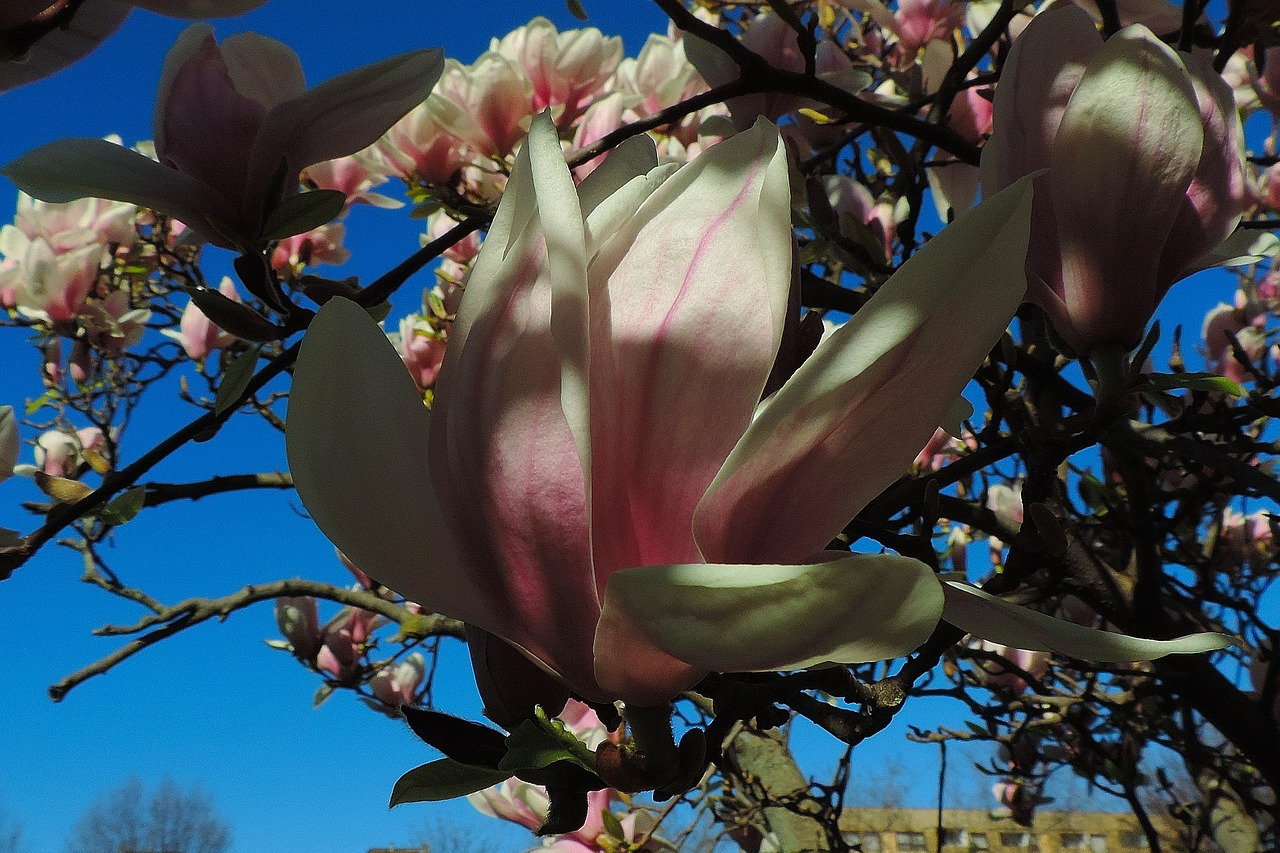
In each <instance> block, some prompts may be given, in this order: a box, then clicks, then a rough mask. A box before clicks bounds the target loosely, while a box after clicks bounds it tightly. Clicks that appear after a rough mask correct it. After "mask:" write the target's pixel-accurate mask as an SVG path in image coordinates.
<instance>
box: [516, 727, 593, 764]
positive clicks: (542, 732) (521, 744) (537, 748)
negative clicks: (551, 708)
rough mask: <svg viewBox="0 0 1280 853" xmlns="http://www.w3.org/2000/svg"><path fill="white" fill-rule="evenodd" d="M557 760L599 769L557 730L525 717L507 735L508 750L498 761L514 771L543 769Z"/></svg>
mask: <svg viewBox="0 0 1280 853" xmlns="http://www.w3.org/2000/svg"><path fill="white" fill-rule="evenodd" d="M557 761H568V762H570V763H572V764H576V765H578V766H579V767H581V768H583V769H584V770H589V771H593V772H594V770H595V768H594V767H592V766H589V765H588V764H586V763H585V762H584V761H583V760H582V759H580V758H579V757H578V756H577V755H575V754H574V753H573V751H572V750H570V749H569V748H568V746H567V745H566V744H565V743H564V742H563V741H561V740H560V738H558V737H556V735H555V734H553V733H552V732H550V731H548V730H546V729H545V728H543V727H542V726H540V725H538V724H537V723H536V722H534V721H533V720H525V721H524V722H523V723H521V724H520V725H519V726H518V727H517V728H516V730H515V731H513V732H512V733H511V735H510V736H509V737H508V738H507V754H506V755H504V756H503V757H502V760H501V761H499V762H498V769H500V770H507V771H510V772H512V773H514V772H516V771H520V770H541V769H542V768H544V767H547V766H549V765H552V764H555V763H556V762H557Z"/></svg>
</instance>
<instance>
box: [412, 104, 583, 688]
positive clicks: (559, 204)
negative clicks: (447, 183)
mask: <svg viewBox="0 0 1280 853" xmlns="http://www.w3.org/2000/svg"><path fill="white" fill-rule="evenodd" d="M584 240H585V236H584V232H583V222H582V215H581V212H580V210H579V207H578V199H577V194H576V191H575V190H574V187H573V181H572V178H571V177H570V176H569V171H568V168H567V167H566V166H565V162H564V157H563V155H562V154H561V151H560V144H559V140H558V138H557V137H556V133H555V129H554V127H552V126H551V124H550V120H549V117H545V116H543V117H539V120H538V121H537V122H535V124H534V126H533V128H531V130H530V136H529V139H528V141H527V142H526V144H525V147H524V148H523V149H522V151H521V153H520V156H519V158H518V159H517V162H516V166H515V169H514V170H513V172H512V175H511V178H510V180H509V181H508V183H507V189H506V193H505V194H504V196H503V199H502V204H501V206H500V207H499V211H498V215H497V217H496V218H495V220H494V223H493V226H492V228H491V229H490V231H489V236H488V238H487V239H486V240H485V243H484V247H483V248H482V249H481V251H480V254H479V256H478V257H477V259H476V262H475V267H474V269H473V271H472V274H471V277H470V279H469V281H468V286H467V289H466V291H465V292H464V294H463V297H462V304H461V306H460V308H459V311H458V320H457V322H456V323H455V324H454V326H453V332H452V339H451V340H450V343H449V349H448V352H447V354H446V356H445V361H444V365H443V366H442V368H441V371H440V376H439V378H438V380H437V383H436V396H435V409H434V417H435V428H434V429H433V430H432V433H431V449H430V454H431V462H432V476H433V479H434V482H435V484H436V488H437V491H438V492H439V494H440V496H441V503H442V504H443V508H444V511H445V515H446V518H447V519H448V520H449V523H450V526H451V527H452V528H453V529H455V530H457V531H458V532H459V534H460V537H461V539H462V542H463V543H464V547H465V548H467V549H468V553H469V554H470V555H471V559H472V560H473V561H475V564H476V565H477V567H478V568H477V575H478V576H479V582H480V583H482V584H483V586H484V593H483V594H484V596H485V599H486V600H487V601H488V602H489V604H490V606H491V607H492V608H493V609H494V610H495V611H497V612H501V613H503V614H504V617H505V618H504V619H503V620H502V621H501V623H500V624H482V625H481V627H484V628H485V629H486V630H489V631H491V632H493V633H497V634H499V635H501V636H503V637H505V638H506V639H508V640H510V641H512V642H514V643H516V644H517V645H520V646H521V647H523V648H524V649H525V650H526V651H528V652H529V653H530V654H531V655H533V656H534V657H536V658H538V659H539V660H541V661H543V662H544V663H546V664H547V665H548V666H550V667H551V668H552V669H553V670H555V671H556V672H557V673H559V674H560V676H561V677H562V678H564V679H565V681H566V683H568V684H570V685H572V686H573V687H574V688H575V689H577V690H578V691H580V692H582V693H584V694H587V695H590V696H592V697H594V698H599V697H601V696H602V695H603V694H601V693H600V691H599V689H598V688H597V687H596V685H595V677H594V671H593V664H592V659H591V644H592V637H593V635H594V631H595V623H596V619H597V617H598V615H599V602H598V601H597V598H596V589H595V580H594V577H593V574H592V570H591V550H590V535H589V523H590V522H589V509H588V506H589V503H588V500H589V499H588V495H587V485H586V478H585V473H584V465H585V463H586V460H585V458H584V456H583V453H584V452H586V451H587V448H586V447H585V446H583V447H581V448H580V446H579V443H578V441H579V439H582V440H583V441H585V440H586V430H585V417H586V415H585V399H584V398H585V370H584V365H582V364H581V360H582V359H583V358H584V357H585V332H586V320H585V297H586V259H585V248H584ZM561 315H564V316H561ZM575 318H576V319H575ZM575 326H576V330H575V328H574V327H575ZM562 348H563V351H562ZM575 349H576V350H577V352H574V350H575ZM562 362H563V363H564V364H566V365H568V368H567V369H566V370H565V377H564V378H563V379H562ZM400 372H401V373H403V372H404V371H403V370H401V371H400ZM575 396H576V397H577V399H576V400H575V399H571V398H573V397H575ZM562 397H563V398H565V400H564V402H562ZM566 404H567V405H566ZM575 424H577V431H576V433H575V428H574V427H575Z"/></svg>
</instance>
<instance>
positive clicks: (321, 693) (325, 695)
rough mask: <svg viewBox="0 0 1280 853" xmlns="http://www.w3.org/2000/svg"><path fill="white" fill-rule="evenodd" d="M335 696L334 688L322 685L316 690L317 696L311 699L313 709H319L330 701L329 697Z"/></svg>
mask: <svg viewBox="0 0 1280 853" xmlns="http://www.w3.org/2000/svg"><path fill="white" fill-rule="evenodd" d="M332 695H333V688H332V687H330V686H329V685H327V684H321V685H320V687H319V688H317V690H316V694H315V695H314V696H312V697H311V707H312V708H319V707H320V706H321V705H323V704H324V703H325V702H327V701H329V697H330V696H332Z"/></svg>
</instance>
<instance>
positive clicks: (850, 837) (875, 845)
mask: <svg viewBox="0 0 1280 853" xmlns="http://www.w3.org/2000/svg"><path fill="white" fill-rule="evenodd" d="M844 840H845V843H846V844H848V845H849V846H850V847H856V848H858V849H860V850H862V853H880V852H881V850H883V849H884V848H883V847H882V846H881V842H880V833H878V832H846V833H845V834H844Z"/></svg>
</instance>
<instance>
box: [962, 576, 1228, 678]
mask: <svg viewBox="0 0 1280 853" xmlns="http://www.w3.org/2000/svg"><path fill="white" fill-rule="evenodd" d="M942 590H943V593H944V594H945V596H946V605H945V607H944V608H943V611H942V618H943V619H944V620H946V621H947V622H950V623H951V624H952V625H955V626H956V627H957V628H961V629H963V630H965V631H968V632H969V633H970V634H973V635H974V636H975V637H980V638H981V639H984V640H990V641H991V642H993V643H999V644H1001V645H1004V646H1010V647H1013V648H1018V649H1027V650H1029V651H1033V652H1035V651H1040V652H1058V653H1059V654H1063V655H1066V656H1067V657H1073V658H1080V659H1081V660H1092V661H1140V660H1155V659H1156V658H1162V657H1164V656H1165V655H1175V654H1196V653H1199V652H1212V651H1216V650H1217V649H1225V648H1226V647H1227V646H1230V645H1232V644H1233V643H1234V642H1235V641H1234V640H1233V639H1232V638H1231V637H1228V636H1227V635H1226V634H1211V633H1202V634H1188V635H1187V636H1185V637H1178V638H1177V639H1173V640H1146V639H1143V638H1141V637H1130V636H1127V635H1125V634H1113V633H1111V632H1110V631H1100V630H1097V629H1096V628H1085V627H1083V626H1081V625H1076V624H1075V623H1072V622H1064V621H1063V620H1061V619H1055V618H1053V617H1052V616H1046V615H1044V614H1043V613H1037V612H1036V611H1034V610H1028V609H1027V608H1025V607H1019V606H1018V605H1016V604H1011V603H1009V602H1008V601H1005V600H1003V599H1000V598H996V597H995V596H994V595H990V594H988V593H985V592H983V591H982V590H980V589H978V588H977V587H976V586H972V585H970V584H966V583H959V582H957V581H946V582H944V583H943V585H942Z"/></svg>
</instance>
